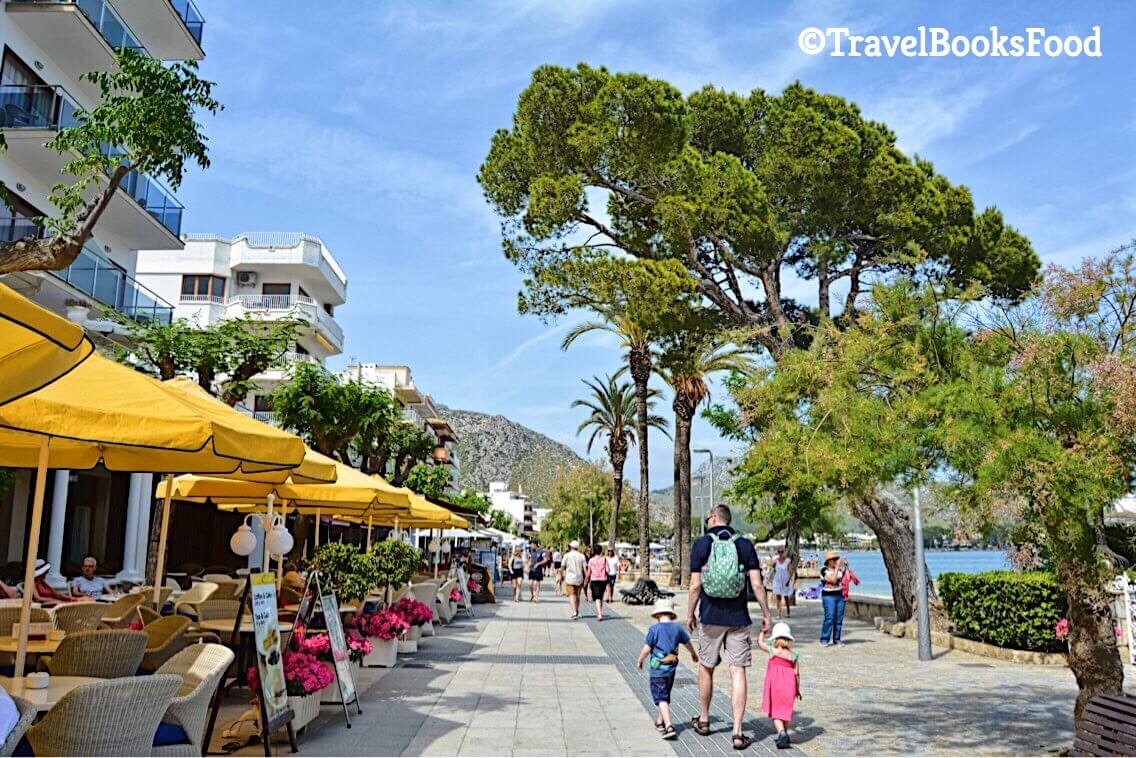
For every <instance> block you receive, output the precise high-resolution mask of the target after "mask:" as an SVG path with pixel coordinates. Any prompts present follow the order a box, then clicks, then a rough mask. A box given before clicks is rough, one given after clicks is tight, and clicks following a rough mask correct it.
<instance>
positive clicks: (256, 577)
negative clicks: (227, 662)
mask: <svg viewBox="0 0 1136 758" xmlns="http://www.w3.org/2000/svg"><path fill="white" fill-rule="evenodd" d="M250 579H251V581H252V625H253V632H254V638H255V640H256V668H257V673H258V674H259V676H260V693H261V696H260V700H261V703H262V704H263V707H264V718H265V722H266V723H265V725H264V732H265V734H270V733H272V732H274V731H276V730H277V729H279V728H280V727H281V726H283V725H284V724H286V723H288V722H289V721H291V720H292V710H291V709H290V708H289V707H288V686H287V683H286V682H285V681H284V659H283V658H282V656H281V653H280V623H279V620H278V619H277V617H276V575H275V574H270V573H266V574H253V575H252V576H251V577H250Z"/></svg>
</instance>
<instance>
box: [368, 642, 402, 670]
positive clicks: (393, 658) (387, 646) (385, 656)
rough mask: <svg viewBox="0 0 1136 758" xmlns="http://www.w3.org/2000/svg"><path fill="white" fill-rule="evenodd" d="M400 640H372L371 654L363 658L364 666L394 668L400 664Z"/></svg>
mask: <svg viewBox="0 0 1136 758" xmlns="http://www.w3.org/2000/svg"><path fill="white" fill-rule="evenodd" d="M398 642H399V641H398V640H380V639H379V638H378V637H372V638H371V652H370V654H368V655H365V656H363V665H364V666H381V667H383V668H394V667H395V665H396V664H397V663H398Z"/></svg>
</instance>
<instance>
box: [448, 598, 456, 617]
mask: <svg viewBox="0 0 1136 758" xmlns="http://www.w3.org/2000/svg"><path fill="white" fill-rule="evenodd" d="M449 602H450V618H453V617H454V616H457V615H458V603H457V601H456V600H451V601H449Z"/></svg>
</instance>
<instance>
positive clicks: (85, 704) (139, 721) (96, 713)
mask: <svg viewBox="0 0 1136 758" xmlns="http://www.w3.org/2000/svg"><path fill="white" fill-rule="evenodd" d="M80 634H82V632H80ZM135 634H140V633H138V632H135ZM180 686H181V677H179V676H175V675H173V674H166V675H159V674H155V675H154V676H133V677H129V678H123V679H112V680H110V681H106V682H94V683H92V684H85V685H83V686H81V687H76V688H75V689H73V690H72V691H71V692H69V693H67V694H66V695H64V696H63V697H62V698H60V699H59V702H58V703H56V704H55V707H53V708H52V709H51V710H50V711H48V712H47V714H46V715H44V717H43V719H42V720H41V721H40V722H39V723H38V724H36V725H35V726H33V727H31V728H30V729H28V731H27V738H28V742H29V743H31V747H32V751H33V752H34V753H35V754H36V755H150V753H151V752H152V751H153V749H154V748H153V745H154V734H155V733H156V732H157V731H158V724H159V723H160V722H161V720H162V715H163V714H164V713H165V712H166V709H167V708H168V707H169V705H170V701H172V700H173V697H174V694H175V693H176V692H177V690H178V687H180Z"/></svg>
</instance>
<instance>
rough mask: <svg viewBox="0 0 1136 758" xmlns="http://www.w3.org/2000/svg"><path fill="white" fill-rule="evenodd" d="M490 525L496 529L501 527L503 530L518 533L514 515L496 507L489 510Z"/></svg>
mask: <svg viewBox="0 0 1136 758" xmlns="http://www.w3.org/2000/svg"><path fill="white" fill-rule="evenodd" d="M489 526H491V527H493V528H494V529H500V530H501V531H502V532H509V533H510V534H516V533H517V527H516V525H515V524H514V523H513V517H512V516H510V515H509V514H508V513H506V512H505V511H499V510H497V509H496V508H494V509H493V510H491V511H489Z"/></svg>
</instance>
